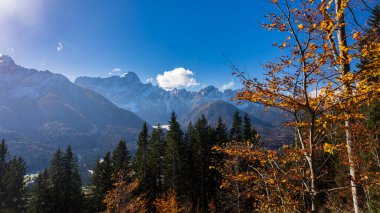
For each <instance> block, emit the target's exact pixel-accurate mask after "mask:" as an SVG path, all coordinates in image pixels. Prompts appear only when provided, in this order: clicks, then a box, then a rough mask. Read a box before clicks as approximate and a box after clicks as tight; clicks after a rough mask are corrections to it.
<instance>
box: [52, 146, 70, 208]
mask: <svg viewBox="0 0 380 213" xmlns="http://www.w3.org/2000/svg"><path fill="white" fill-rule="evenodd" d="M63 155H64V153H63V152H62V150H61V149H58V150H57V151H56V152H55V153H54V155H53V159H52V161H51V164H50V167H49V179H50V182H51V186H50V190H51V194H50V195H51V198H50V202H51V205H52V209H54V210H55V211H56V212H61V210H62V209H64V208H65V207H64V206H65V203H64V201H63V200H64V199H63V198H64V197H63V192H64V190H65V189H64V188H65V187H66V186H65V182H64V175H63V171H64V165H63Z"/></svg>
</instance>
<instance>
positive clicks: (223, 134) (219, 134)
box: [214, 116, 228, 146]
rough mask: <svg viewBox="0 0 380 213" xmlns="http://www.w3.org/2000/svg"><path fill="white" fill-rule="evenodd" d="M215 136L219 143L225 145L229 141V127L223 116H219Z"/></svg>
mask: <svg viewBox="0 0 380 213" xmlns="http://www.w3.org/2000/svg"><path fill="white" fill-rule="evenodd" d="M214 135H215V136H214V137H215V142H216V144H217V145H219V146H220V145H223V144H224V143H226V142H227V141H228V133H227V127H226V125H225V124H224V123H223V121H222V118H221V117H220V116H219V118H218V123H217V124H216V127H215V130H214Z"/></svg>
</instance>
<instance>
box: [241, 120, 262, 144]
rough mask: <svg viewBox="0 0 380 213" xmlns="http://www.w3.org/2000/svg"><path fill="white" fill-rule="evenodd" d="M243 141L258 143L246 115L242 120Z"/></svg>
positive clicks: (256, 134)
mask: <svg viewBox="0 0 380 213" xmlns="http://www.w3.org/2000/svg"><path fill="white" fill-rule="evenodd" d="M243 139H244V141H249V142H250V143H252V144H258V143H259V136H258V133H257V131H256V130H255V128H254V127H253V125H252V122H251V119H250V118H249V117H248V114H247V113H245V115H244V119H243Z"/></svg>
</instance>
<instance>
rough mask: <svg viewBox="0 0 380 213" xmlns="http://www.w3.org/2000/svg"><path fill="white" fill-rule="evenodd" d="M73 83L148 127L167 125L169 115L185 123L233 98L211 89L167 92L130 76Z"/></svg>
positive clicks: (132, 74)
mask: <svg viewBox="0 0 380 213" xmlns="http://www.w3.org/2000/svg"><path fill="white" fill-rule="evenodd" d="M75 83H76V84H77V85H80V86H82V87H85V88H88V89H91V90H93V91H95V92H97V93H99V94H102V95H104V96H105V97H107V98H108V99H109V100H111V101H112V102H114V103H115V104H116V105H118V106H120V107H122V108H124V109H128V110H130V111H132V112H134V113H136V114H137V115H139V116H140V117H142V118H143V119H144V120H146V121H148V122H149V123H151V124H165V123H167V121H168V119H169V116H170V113H171V112H172V111H175V112H176V113H177V115H178V117H180V118H182V121H183V122H184V123H186V120H184V119H185V117H184V116H186V115H187V114H188V113H190V112H191V111H193V110H195V109H197V108H198V107H199V106H201V105H202V104H205V103H209V102H213V101H216V100H224V101H229V100H230V99H231V98H232V97H233V96H232V94H234V93H233V92H232V93H231V92H230V93H226V92H225V93H223V92H220V91H219V90H218V89H217V88H215V87H214V86H208V87H206V88H204V89H202V90H200V91H198V92H193V91H187V90H185V89H174V90H171V91H167V90H164V89H162V88H160V87H158V86H155V85H152V84H150V83H148V84H143V83H141V81H140V80H139V78H138V77H137V75H136V74H135V73H133V72H129V73H127V74H124V75H122V76H112V77H109V78H91V77H79V78H77V79H76V80H75Z"/></svg>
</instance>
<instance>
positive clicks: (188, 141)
mask: <svg viewBox="0 0 380 213" xmlns="http://www.w3.org/2000/svg"><path fill="white" fill-rule="evenodd" d="M194 141H195V129H194V126H193V124H192V123H191V122H189V125H188V126H187V129H186V133H185V136H184V142H183V143H182V146H181V153H182V156H183V157H182V164H183V166H182V171H181V176H182V179H183V181H182V182H181V183H182V187H183V188H184V192H185V194H184V196H186V197H188V198H190V199H192V197H193V189H194V188H193V176H194V175H195V174H194V168H195V165H194V164H193V162H194V161H195V160H194V159H193V157H194V153H193V149H192V146H193V144H194V143H195V142H194Z"/></svg>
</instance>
